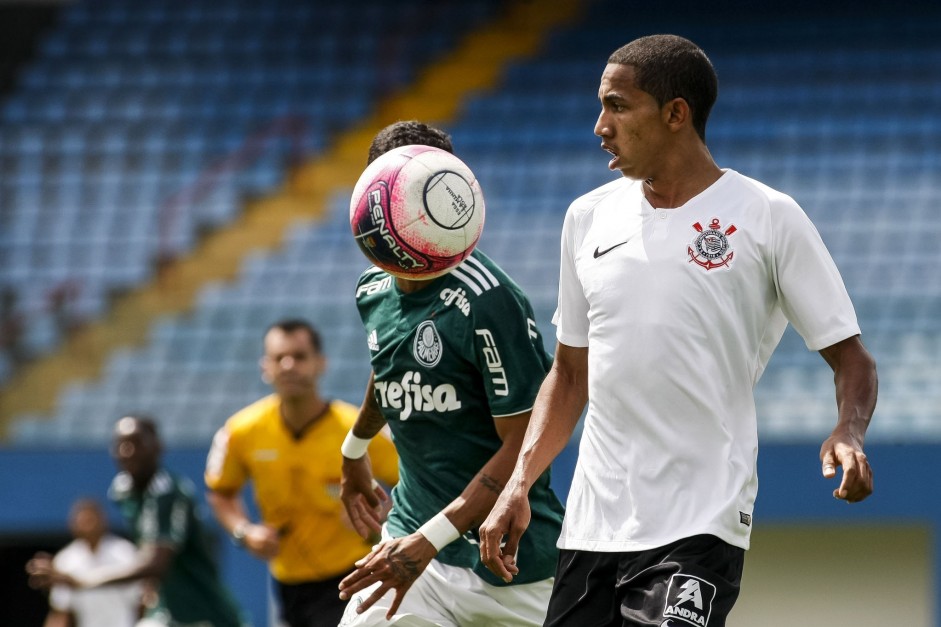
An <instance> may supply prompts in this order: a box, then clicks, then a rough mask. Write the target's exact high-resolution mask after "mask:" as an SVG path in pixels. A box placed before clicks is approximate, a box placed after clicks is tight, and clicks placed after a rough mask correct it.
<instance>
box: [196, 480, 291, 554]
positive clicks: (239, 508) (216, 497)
mask: <svg viewBox="0 0 941 627" xmlns="http://www.w3.org/2000/svg"><path fill="white" fill-rule="evenodd" d="M206 501H207V502H208V503H209V506H210V507H211V508H212V512H213V514H214V515H215V517H216V520H218V521H219V524H220V525H222V528H223V529H225V530H226V532H227V533H228V534H229V535H230V536H231V537H232V539H233V540H234V541H235V542H236V544H238V545H239V546H243V547H245V548H246V549H247V550H248V551H249V552H250V553H251V554H252V555H254V556H255V557H257V558H259V559H263V560H269V559H271V558H273V557H274V556H275V555H277V554H278V550H279V548H280V543H279V540H278V530H277V529H275V528H274V527H271V526H270V525H265V524H255V523H253V522H252V520H251V518H250V517H249V515H248V511H247V510H246V508H245V502H244V501H243V500H242V497H241V494H240V493H239V492H234V491H233V492H227V491H222V490H209V491H207V492H206Z"/></svg>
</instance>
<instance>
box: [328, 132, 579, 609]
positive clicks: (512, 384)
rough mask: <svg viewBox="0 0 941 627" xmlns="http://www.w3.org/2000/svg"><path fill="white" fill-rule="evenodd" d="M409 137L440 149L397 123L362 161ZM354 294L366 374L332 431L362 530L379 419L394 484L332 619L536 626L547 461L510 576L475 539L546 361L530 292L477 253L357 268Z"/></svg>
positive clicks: (547, 542) (544, 580) (555, 525)
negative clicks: (353, 415) (344, 433)
mask: <svg viewBox="0 0 941 627" xmlns="http://www.w3.org/2000/svg"><path fill="white" fill-rule="evenodd" d="M410 144H423V145H430V146H434V147H437V148H441V149H443V150H446V151H448V152H453V150H452V146H451V141H450V137H448V135H447V134H446V133H444V132H443V131H440V130H438V129H435V128H430V127H428V126H426V125H424V124H421V123H418V122H399V123H396V124H393V125H391V126H390V127H387V128H386V129H384V130H383V131H381V132H380V133H379V134H378V135H377V136H376V137H375V139H374V140H373V144H372V146H371V148H370V151H369V161H370V162H372V161H373V160H374V159H375V158H376V157H378V156H379V155H381V154H383V153H385V152H387V151H389V150H392V149H393V148H397V147H399V146H404V145H410ZM356 300H357V306H358V307H359V312H360V316H361V317H362V320H363V325H364V327H365V330H366V334H367V336H368V344H369V350H370V354H371V361H372V369H373V375H372V377H371V380H370V382H369V385H368V389H367V391H366V398H365V400H364V402H363V407H362V409H361V411H360V414H359V417H358V419H357V421H356V424H355V426H354V427H353V429H352V430H351V431H350V435H349V436H348V437H347V440H346V441H345V442H344V448H343V454H344V460H343V492H342V494H343V500H344V502H345V503H346V505H347V508H348V511H349V512H350V518H351V519H352V520H353V522H354V524H355V525H356V528H357V529H358V530H359V531H360V533H361V534H362V535H364V536H366V535H368V534H369V533H371V532H373V531H375V530H378V529H379V523H380V521H379V519H378V517H376V515H375V508H376V507H377V506H378V504H379V501H378V500H377V499H376V496H375V495H374V494H373V491H372V489H371V488H370V485H371V482H372V472H371V471H370V467H369V465H370V462H369V456H367V455H365V450H366V445H367V443H368V442H369V441H370V440H371V439H372V438H373V437H374V436H375V435H376V434H378V433H379V432H380V430H381V429H382V428H383V427H384V426H385V425H386V424H388V425H389V427H390V428H391V430H392V435H393V439H394V441H395V444H396V448H397V449H398V452H399V457H400V460H401V461H400V472H401V481H400V482H399V485H398V486H397V487H396V488H395V490H394V491H393V497H392V500H393V507H392V511H391V513H390V514H389V519H388V522H387V523H386V525H385V527H384V530H383V531H384V533H383V537H384V542H383V543H382V544H380V545H379V546H377V547H375V548H374V549H373V552H372V553H371V554H370V555H369V556H368V557H366V558H364V559H363V560H361V561H360V562H358V566H359V568H358V569H357V571H356V572H355V573H353V574H352V575H350V576H349V577H347V578H346V579H344V580H343V583H342V584H341V586H340V590H341V596H342V597H343V598H344V599H352V600H351V601H350V604H349V606H348V608H347V611H346V613H345V614H344V617H343V621H342V622H341V625H343V626H344V627H347V626H353V625H355V626H358V627H361V626H366V625H389V624H394V625H400V626H405V625H408V626H432V625H460V626H462V627H471V626H475V625H480V626H492V625H501V626H504V627H508V626H531V625H541V624H542V621H543V618H544V616H545V608H546V604H547V602H548V598H549V596H548V595H549V592H550V590H551V586H552V572H553V568H554V563H555V561H556V550H555V542H556V539H557V538H558V534H559V529H560V523H561V518H562V506H561V504H560V503H559V501H558V499H557V498H556V496H555V494H554V493H553V492H552V490H551V489H550V487H549V474H548V471H547V472H545V473H542V474H541V476H540V477H539V478H538V479H536V480H535V481H534V484H533V491H532V495H533V503H534V506H533V524H532V526H531V527H530V530H529V533H528V534H527V535H526V537H524V538H523V540H522V542H521V546H520V551H519V563H518V565H517V567H515V571H514V572H515V574H516V578H515V580H514V581H513V585H509V586H508V585H507V584H506V582H504V581H501V580H500V579H499V578H497V577H494V576H493V575H492V574H491V573H489V572H488V571H487V569H486V568H484V567H483V565H482V564H481V563H480V553H479V551H478V549H477V540H476V530H477V526H478V525H479V524H480V522H481V521H482V520H483V519H484V517H485V516H486V514H487V512H489V511H490V508H491V506H492V505H493V503H494V501H495V500H496V498H497V495H498V494H499V493H500V490H501V489H502V488H503V484H504V482H505V481H506V478H507V477H508V476H509V473H510V471H511V470H512V467H513V464H514V462H515V460H516V456H517V454H518V452H519V447H520V444H521V443H522V438H523V434H524V432H525V430H526V425H527V424H528V421H529V413H530V410H531V409H532V405H533V400H534V399H535V396H536V392H537V390H538V388H539V384H540V382H541V381H542V379H543V377H544V376H545V373H546V369H547V368H548V366H549V363H550V358H549V356H548V355H547V354H546V352H545V349H544V348H543V343H542V337H541V336H540V334H539V332H538V330H537V329H536V323H535V321H534V315H533V311H532V307H531V306H530V304H529V301H528V300H527V298H526V296H525V295H524V294H523V292H522V290H520V288H519V287H518V286H517V285H516V284H515V283H514V282H513V280H512V279H511V278H510V277H509V276H507V275H506V273H504V272H503V271H502V270H501V269H500V268H499V267H498V266H497V265H496V264H494V263H493V262H492V261H491V260H490V259H488V258H487V257H486V256H485V255H484V254H483V253H481V252H479V251H476V250H475V251H474V252H473V253H472V255H471V256H470V257H469V258H467V259H466V260H465V261H464V262H463V263H461V264H460V265H458V266H457V267H456V268H454V269H453V270H452V271H450V272H449V273H447V274H445V275H443V276H440V277H438V278H435V279H431V280H426V281H415V280H406V279H401V278H395V277H392V276H391V275H389V274H387V273H385V272H384V271H382V270H379V269H378V268H375V267H373V268H370V269H369V270H367V271H366V272H365V273H364V274H363V275H362V277H361V278H360V280H359V283H358V285H357V288H356ZM420 349H427V350H420ZM488 364H489V366H488ZM405 396H408V397H409V398H408V399H406V398H404V397H405ZM413 396H414V398H412V397H413ZM415 399H422V400H420V401H416V400H415ZM387 618H388V619H392V623H389V622H387V620H386V619H387Z"/></svg>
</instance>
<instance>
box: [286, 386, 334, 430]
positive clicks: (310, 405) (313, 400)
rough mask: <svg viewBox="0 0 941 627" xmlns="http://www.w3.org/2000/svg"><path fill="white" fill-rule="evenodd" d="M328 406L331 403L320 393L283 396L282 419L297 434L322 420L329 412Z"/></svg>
mask: <svg viewBox="0 0 941 627" xmlns="http://www.w3.org/2000/svg"><path fill="white" fill-rule="evenodd" d="M328 408H329V403H328V402H327V401H325V400H324V399H322V398H320V395H319V394H311V395H309V396H303V397H299V398H289V399H288V398H282V399H281V420H283V421H284V424H285V426H286V427H287V428H288V429H289V430H290V431H291V432H293V433H294V435H295V436H297V435H300V434H302V433H303V432H304V431H305V430H306V429H307V428H309V427H310V426H311V425H312V424H314V423H315V422H317V421H318V420H320V418H322V417H323V415H324V414H325V413H327V409H328Z"/></svg>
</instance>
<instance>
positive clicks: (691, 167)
mask: <svg viewBox="0 0 941 627" xmlns="http://www.w3.org/2000/svg"><path fill="white" fill-rule="evenodd" d="M721 176H722V170H721V168H719V166H718V165H716V162H715V161H713V160H712V155H710V154H709V150H708V149H707V148H706V146H705V145H703V144H699V146H698V147H697V148H696V149H695V150H693V153H692V154H687V155H683V156H680V158H678V159H675V160H674V161H673V162H668V163H666V164H665V167H663V168H661V171H660V172H659V173H658V174H657V175H656V176H654V177H651V178H649V179H646V180H645V181H644V183H643V185H644V196H646V197H647V202H649V203H650V204H651V206H653V207H655V208H657V209H675V208H677V207H682V206H683V205H684V204H686V203H687V202H688V201H689V200H690V199H691V198H693V197H695V196H698V195H699V194H701V193H702V192H703V191H705V190H706V189H707V188H708V187H709V186H710V185H712V184H713V183H715V182H716V181H718V180H719V178H720V177H721Z"/></svg>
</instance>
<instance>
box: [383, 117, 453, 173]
mask: <svg viewBox="0 0 941 627" xmlns="http://www.w3.org/2000/svg"><path fill="white" fill-rule="evenodd" d="M416 144H417V145H421V146H432V147H434V148H440V149H441V150H445V151H447V152H450V153H452V154H453V153H454V146H453V145H452V144H451V136H450V135H448V134H447V133H445V132H444V131H442V130H441V129H440V128H435V127H433V126H428V125H427V124H425V123H424V122H419V121H418V120H406V121H399V122H395V123H393V124H390V125H389V126H387V127H385V128H384V129H382V130H381V131H379V132H378V133H376V136H375V137H374V138H373V140H372V143H371V144H370V145H369V157H368V159H367V161H366V163H367V164H369V163H372V162H373V161H375V160H376V159H378V158H379V156H381V155H383V154H385V153H387V152H389V151H390V150H393V149H395V148H400V147H401V146H412V145H416Z"/></svg>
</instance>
